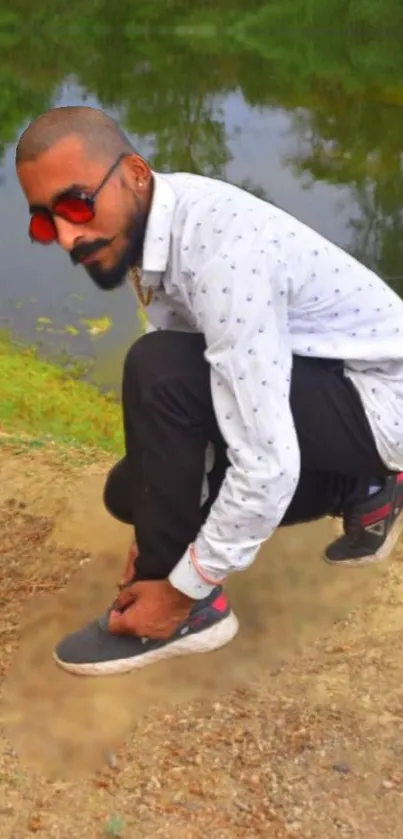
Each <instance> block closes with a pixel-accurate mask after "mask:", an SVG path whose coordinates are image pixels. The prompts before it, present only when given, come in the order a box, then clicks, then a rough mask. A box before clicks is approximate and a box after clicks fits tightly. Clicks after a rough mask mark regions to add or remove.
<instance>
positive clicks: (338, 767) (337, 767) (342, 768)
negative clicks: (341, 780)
mask: <svg viewBox="0 0 403 839" xmlns="http://www.w3.org/2000/svg"><path fill="white" fill-rule="evenodd" d="M332 769H334V771H335V772H341V774H342V775H348V773H349V772H351V769H350V767H349V766H348V764H347V763H333V765H332Z"/></svg>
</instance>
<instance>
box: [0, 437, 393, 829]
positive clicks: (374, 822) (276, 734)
mask: <svg viewBox="0 0 403 839" xmlns="http://www.w3.org/2000/svg"><path fill="white" fill-rule="evenodd" d="M107 466H108V462H107V461H106V460H105V461H104V462H100V460H99V459H97V460H94V462H92V463H91V462H86V463H85V464H83V463H82V462H80V456H79V455H78V454H77V455H76V456H73V455H71V454H68V455H63V454H62V453H60V452H58V451H57V449H56V448H52V447H49V448H48V449H46V450H45V449H42V450H37V451H30V450H29V449H24V448H21V449H19V450H17V449H15V447H14V448H13V447H11V446H6V445H3V446H1V448H0V475H1V481H0V557H1V562H0V575H1V594H2V597H1V603H0V640H1V642H2V657H1V675H2V704H1V732H2V733H1V735H0V828H1V829H0V835H1V837H2V839H24V838H25V837H28V836H31V835H32V833H37V834H38V836H42V835H43V836H46V837H47V839H51V837H55V839H70V838H71V837H77V839H78V837H80V839H81V838H82V839H98V837H106V836H111V837H112V836H115V837H116V836H117V837H119V836H120V837H122V838H123V839H140V837H141V839H143V837H163V839H207V837H210V836H212V835H214V837H215V839H255V837H256V839H259V837H261V838H262V839H292V837H293V839H308V837H314V839H336V837H363V838H364V837H365V839H372V837H373V839H375V837H376V839H383V837H385V839H386V837H387V839H401V836H402V832H403V828H402V825H403V796H402V793H403V689H402V687H401V685H402V676H403V632H402V629H403V611H402V602H403V572H402V565H401V562H400V560H399V551H397V552H396V555H395V556H394V557H393V558H392V560H391V561H390V562H389V563H388V564H387V565H386V566H384V567H382V568H375V569H360V570H359V571H356V570H347V569H345V570H344V571H340V570H338V569H337V570H334V569H331V568H328V566H326V565H325V564H324V563H322V562H321V561H320V549H321V547H322V546H323V545H324V544H325V542H326V540H327V539H329V537H330V536H331V533H332V527H333V525H332V523H330V522H327V521H326V522H321V523H319V524H317V525H314V526H309V527H301V528H293V529H289V530H287V531H283V532H282V533H278V534H276V536H275V538H273V539H272V540H271V541H270V543H269V544H268V545H267V546H266V548H265V549H264V550H263V551H262V553H261V556H260V557H259V559H258V560H257V562H256V563H255V564H254V566H253V567H252V568H251V569H250V570H249V571H248V572H246V573H244V574H242V575H239V577H237V578H236V579H233V580H231V585H230V586H229V593H230V595H231V599H232V602H233V606H234V609H235V610H236V612H237V614H238V616H239V618H240V622H241V632H240V634H239V636H238V637H237V639H236V640H235V641H234V642H233V643H232V644H231V645H229V646H228V647H227V648H225V649H224V650H221V651H219V652H217V653H214V654H210V655H207V656H200V657H194V658H188V659H185V660H183V661H176V662H169V663H168V664H163V665H158V666H157V667H155V668H150V669H149V670H144V671H142V672H141V673H140V674H135V675H131V676H126V677H119V678H112V679H101V680H91V679H79V678H74V677H71V676H68V675H67V674H65V673H63V672H62V671H60V670H59V669H58V668H56V666H54V665H53V662H52V659H51V651H52V647H53V644H54V643H55V641H56V640H57V638H58V637H59V635H60V634H63V633H64V632H65V631H66V630H68V629H70V628H72V627H75V626H78V625H80V624H81V622H82V621H84V620H87V619H88V618H90V617H92V616H93V615H94V614H96V613H97V612H99V611H101V610H102V609H103V608H104V606H105V605H106V604H107V603H108V602H109V600H110V598H111V596H112V595H113V592H114V584H115V581H116V578H117V575H118V574H119V572H120V569H121V566H122V564H123V562H124V557H125V552H126V550H127V546H128V542H129V538H130V533H129V530H128V529H127V528H125V527H123V526H121V525H119V524H118V523H117V522H114V521H113V520H111V518H110V517H109V516H108V515H107V513H106V512H105V511H104V510H103V508H102V504H101V492H102V484H103V478H104V474H105V470H106V468H107ZM196 659H197V660H196Z"/></svg>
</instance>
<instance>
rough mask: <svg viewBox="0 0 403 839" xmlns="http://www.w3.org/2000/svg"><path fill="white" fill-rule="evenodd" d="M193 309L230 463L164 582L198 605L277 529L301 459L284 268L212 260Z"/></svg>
mask: <svg viewBox="0 0 403 839" xmlns="http://www.w3.org/2000/svg"><path fill="white" fill-rule="evenodd" d="M266 259H267V257H266ZM254 262H255V263H256V265H255V267H253V266H254ZM192 308H194V313H195V317H196V318H197V323H198V327H199V328H200V331H201V332H203V334H204V336H205V339H206V353H205V355H206V359H207V361H208V363H209V364H210V368H211V390H212V399H213V405H214V409H215V413H216V417H217V421H218V424H219V427H220V430H221V433H222V435H223V438H224V440H225V442H226V444H227V446H228V452H227V454H228V458H229V463H230V465H229V467H228V469H227V472H226V476H225V478H224V481H223V483H222V486H221V489H220V492H219V494H218V497H217V499H216V501H215V503H214V505H213V506H212V508H211V511H210V514H209V516H208V518H207V520H206V522H205V524H204V525H203V527H202V528H201V530H200V532H199V534H198V536H197V538H196V540H195V542H194V544H193V545H191V546H189V549H188V550H187V552H186V554H185V555H184V556H183V557H182V558H181V560H180V561H179V563H178V564H177V565H176V567H175V568H174V569H173V571H172V572H171V575H170V577H169V579H170V582H171V584H172V585H173V586H174V587H175V588H177V589H179V590H180V591H183V592H184V593H185V594H187V595H188V596H189V597H192V598H193V599H201V598H203V597H205V596H207V595H208V594H209V593H210V592H211V591H212V589H213V588H214V586H215V585H217V583H220V582H223V581H224V580H225V579H226V578H227V577H228V576H229V575H230V574H231V573H232V572H234V571H241V570H243V569H245V568H246V567H248V566H249V565H250V564H251V563H252V562H253V561H254V559H255V557H256V554H257V552H258V550H259V548H260V546H261V545H262V543H263V542H264V541H265V540H266V539H268V538H269V537H270V536H271V535H272V533H273V532H274V530H275V529H276V528H277V526H278V525H279V523H280V522H281V519H282V517H283V515H284V513H285V512H286V510H287V507H288V506H289V503H290V501H291V499H292V497H293V495H294V492H295V489H296V486H297V482H298V478H299V471H300V455H299V446H298V441H297V436H296V432H295V427H294V422H293V417H292V413H291V408H290V402H289V396H290V381H291V369H292V351H291V347H290V340H289V333H288V328H287V284H286V276H285V272H284V267H283V266H281V265H278V266H277V264H275V265H274V266H271V268H270V266H262V265H261V264H259V261H258V260H257V259H255V260H254V259H253V255H252V256H251V255H249V256H248V258H247V259H245V257H242V258H241V259H240V260H238V261H237V260H236V258H235V260H234V261H233V262H231V259H228V258H224V257H222V258H220V257H215V258H214V260H211V261H210V262H207V263H206V264H205V266H204V268H203V270H202V272H201V275H200V276H199V277H198V278H197V280H196V281H195V285H194V287H193V294H192Z"/></svg>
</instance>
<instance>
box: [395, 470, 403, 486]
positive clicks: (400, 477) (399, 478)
mask: <svg viewBox="0 0 403 839" xmlns="http://www.w3.org/2000/svg"><path fill="white" fill-rule="evenodd" d="M396 483H398V484H403V472H399V474H398V476H397V478H396Z"/></svg>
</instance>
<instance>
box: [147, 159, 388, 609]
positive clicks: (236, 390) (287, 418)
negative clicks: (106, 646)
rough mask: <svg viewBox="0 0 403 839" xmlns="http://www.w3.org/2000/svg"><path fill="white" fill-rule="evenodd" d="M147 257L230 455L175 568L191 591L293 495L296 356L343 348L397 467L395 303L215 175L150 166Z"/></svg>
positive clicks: (255, 543)
mask: <svg viewBox="0 0 403 839" xmlns="http://www.w3.org/2000/svg"><path fill="white" fill-rule="evenodd" d="M153 176H154V194H153V200H152V205H151V211H150V215H149V220H148V225H147V231H146V240H145V247H144V255H143V264H142V285H143V288H153V289H154V297H153V301H152V303H151V305H150V306H149V308H148V309H147V316H148V318H149V321H150V323H151V324H152V326H153V327H156V328H163V329H173V330H185V331H190V332H199V333H202V334H203V335H204V337H205V341H206V346H207V349H206V359H207V361H208V363H209V365H210V369H211V391H212V399H213V405H214V410H215V413H216V417H217V421H218V424H219V427H220V430H221V433H222V435H223V438H224V440H225V442H226V445H227V446H228V457H229V461H230V466H229V468H228V470H227V473H226V476H225V478H224V481H223V484H222V486H221V489H220V492H219V495H218V497H217V499H216V501H215V503H214V504H213V506H212V508H211V511H210V514H209V516H208V518H207V520H206V522H205V523H204V525H203V526H202V528H201V530H200V532H199V534H198V535H197V537H196V539H195V542H194V545H193V546H189V550H187V552H186V553H185V555H184V556H183V557H182V558H181V559H180V561H179V562H178V564H177V565H176V567H175V568H174V570H173V571H172V573H171V575H170V578H169V579H170V581H171V583H172V585H174V586H175V587H176V588H177V589H179V590H181V591H183V592H185V593H186V594H188V595H189V596H190V597H193V598H195V599H199V598H202V597H205V596H206V595H207V594H209V593H210V591H211V590H212V588H213V586H214V585H215V584H216V583H217V582H222V581H223V580H225V579H226V578H227V577H228V576H229V575H230V574H231V573H232V572H234V571H240V570H242V569H244V568H246V567H247V566H248V565H250V564H251V563H252V562H253V561H254V559H255V556H256V554H257V552H258V550H259V548H260V546H261V545H262V543H263V542H264V541H265V540H266V539H268V538H269V537H270V536H271V535H272V533H273V532H274V530H275V529H276V528H277V526H278V525H279V523H280V522H281V520H282V518H283V515H284V513H285V512H286V510H287V508H288V506H289V504H290V501H291V499H292V497H293V495H294V492H295V489H296V486H297V483H298V479H299V472H300V453H299V447H298V442H297V437H296V431H295V426H294V421H293V417H292V413H291V409H290V402H289V394H290V378H291V368H292V355H293V354H296V355H300V356H306V357H311V358H313V357H321V358H328V359H332V358H335V359H343V360H344V363H345V370H346V374H347V375H348V376H349V377H350V378H351V380H352V381H353V382H354V385H355V386H356V388H357V390H358V393H359V394H360V396H361V399H362V402H363V405H364V409H365V412H366V415H367V418H368V421H369V423H370V426H371V428H372V431H373V434H374V438H375V441H376V445H377V448H378V451H379V454H380V456H381V458H382V460H383V462H384V463H385V465H386V466H387V467H388V468H390V469H391V470H401V469H403V302H402V301H401V300H400V298H399V297H398V296H397V294H396V293H395V292H394V291H393V290H392V289H391V288H389V287H388V286H387V285H386V284H385V283H384V282H383V281H382V280H381V279H380V278H379V277H378V276H377V275H376V274H374V273H373V272H372V271H370V270H369V269H367V268H365V267H364V266H363V265H361V264H360V263H358V262H357V261H356V260H355V259H354V258H353V257H351V256H350V255H349V254H347V253H346V252H344V251H343V250H341V249H340V248H339V247H337V246H336V245H334V244H332V243H331V242H329V241H327V240H326V239H324V238H323V237H322V236H321V235H319V234H318V233H316V232H315V231H313V230H311V229H310V228H309V227H307V226H306V225H304V224H303V223H301V222H300V221H298V220H296V219H295V218H293V217H292V216H290V215H288V214H287V213H286V212H284V211H283V210H280V209H278V208H277V207H275V206H273V205H271V204H269V203H267V202H266V201H262V200H261V199H259V198H256V197H255V196H254V195H251V194H249V193H247V192H244V191H243V190H241V189H239V188H237V187H235V186H232V185H230V184H227V183H225V182H222V181H219V180H212V179H209V178H204V177H201V176H197V175H190V174H182V173H178V174H173V175H161V174H158V173H154V172H153Z"/></svg>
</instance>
